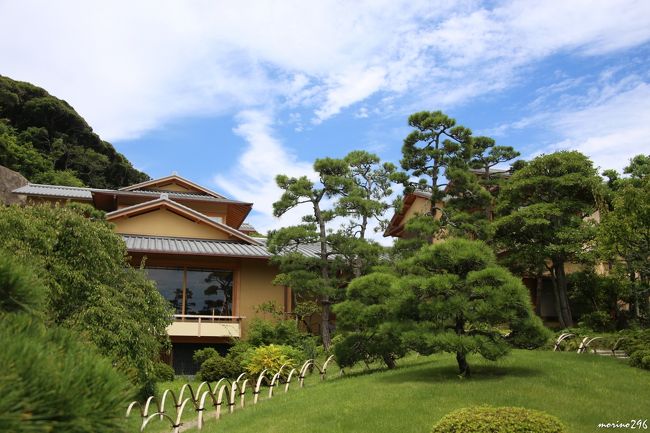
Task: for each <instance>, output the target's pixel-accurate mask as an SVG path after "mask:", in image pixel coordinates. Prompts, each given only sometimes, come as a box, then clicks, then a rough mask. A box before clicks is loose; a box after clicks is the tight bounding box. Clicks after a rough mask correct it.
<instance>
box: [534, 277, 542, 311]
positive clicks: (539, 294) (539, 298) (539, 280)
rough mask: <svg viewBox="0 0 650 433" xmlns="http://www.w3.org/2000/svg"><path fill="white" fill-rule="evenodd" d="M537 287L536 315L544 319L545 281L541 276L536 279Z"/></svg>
mask: <svg viewBox="0 0 650 433" xmlns="http://www.w3.org/2000/svg"><path fill="white" fill-rule="evenodd" d="M536 282H537V284H536V286H535V313H536V314H537V315H538V316H540V317H542V290H544V279H543V278H542V276H541V275H538V276H537V278H536Z"/></svg>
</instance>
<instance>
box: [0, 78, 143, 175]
mask: <svg viewBox="0 0 650 433" xmlns="http://www.w3.org/2000/svg"><path fill="white" fill-rule="evenodd" d="M0 165H4V166H5V167H8V168H10V169H12V170H15V171H17V172H19V173H21V174H22V175H23V176H25V177H26V178H27V179H29V180H30V181H31V182H35V183H49V184H59V185H70V186H83V185H86V186H90V187H94V188H119V187H122V186H126V185H131V184H135V183H139V182H142V181H144V180H147V179H148V176H147V175H146V174H144V173H142V172H140V171H138V170H136V169H135V168H133V166H132V165H131V163H130V162H129V161H128V160H127V159H126V158H125V157H124V155H122V154H121V153H118V152H117V151H116V150H115V148H114V147H113V146H112V145H111V144H110V143H108V142H106V141H103V140H101V139H100V138H99V137H98V136H97V134H95V133H94V132H93V130H92V128H91V127H90V126H88V124H87V123H86V121H85V120H84V119H83V118H82V117H81V116H79V114H78V113H77V112H76V111H75V110H74V109H73V108H72V107H71V106H70V105H69V104H68V103H66V102H65V101H62V100H60V99H58V98H55V97H54V96H51V95H50V94H48V93H47V92H46V91H45V90H44V89H41V88H40V87H36V86H34V85H32V84H29V83H25V82H20V81H14V80H12V79H10V78H7V77H3V76H0Z"/></svg>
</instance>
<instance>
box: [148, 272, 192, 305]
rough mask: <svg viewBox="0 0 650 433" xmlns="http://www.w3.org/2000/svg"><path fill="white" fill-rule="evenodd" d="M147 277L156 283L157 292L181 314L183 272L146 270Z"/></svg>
mask: <svg viewBox="0 0 650 433" xmlns="http://www.w3.org/2000/svg"><path fill="white" fill-rule="evenodd" d="M147 275H148V276H149V278H151V279H152V280H154V281H155V282H156V285H157V286H158V291H159V292H160V294H161V295H163V297H164V298H165V299H167V300H168V301H169V302H170V303H171V304H172V306H173V307H174V308H175V309H176V314H182V311H183V310H182V305H183V270H182V269H163V268H147Z"/></svg>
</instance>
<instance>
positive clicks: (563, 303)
mask: <svg viewBox="0 0 650 433" xmlns="http://www.w3.org/2000/svg"><path fill="white" fill-rule="evenodd" d="M553 268H554V270H555V279H556V280H557V288H558V295H559V297H560V309H561V311H562V317H563V319H564V322H565V324H566V326H567V327H569V328H570V327H572V326H573V317H571V307H570V306H569V296H568V294H567V278H566V274H565V272H564V261H562V260H559V261H557V262H554V263H553Z"/></svg>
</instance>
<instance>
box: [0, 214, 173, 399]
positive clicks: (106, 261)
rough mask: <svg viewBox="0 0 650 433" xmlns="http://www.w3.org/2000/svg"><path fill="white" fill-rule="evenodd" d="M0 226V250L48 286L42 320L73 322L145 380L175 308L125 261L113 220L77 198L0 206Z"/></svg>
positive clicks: (69, 324) (119, 363) (134, 377)
mask: <svg viewBox="0 0 650 433" xmlns="http://www.w3.org/2000/svg"><path fill="white" fill-rule="evenodd" d="M91 209H92V208H91ZM93 210H94V209H93ZM0 233H2V234H3V236H1V237H0V251H5V252H10V253H11V254H12V255H14V256H15V257H17V258H18V259H20V260H21V261H23V262H25V263H29V264H31V265H32V266H33V268H34V269H36V270H37V277H38V278H39V279H40V281H42V284H43V285H44V286H45V287H46V289H47V291H46V308H45V309H44V313H45V318H44V320H45V322H46V323H48V324H53V325H57V326H61V327H63V328H68V329H72V330H74V331H75V332H76V333H77V335H78V336H79V337H80V338H82V339H85V340H87V341H90V342H92V343H94V344H95V345H96V346H97V347H98V349H99V351H100V353H102V354H103V355H106V356H108V357H110V358H111V359H112V360H113V362H114V363H115V365H116V366H117V367H118V368H119V369H120V370H122V371H123V372H125V373H127V374H128V375H129V376H130V377H131V379H132V381H133V382H134V383H138V384H139V385H141V386H144V385H147V386H149V385H150V384H151V383H152V382H153V377H152V373H153V371H152V365H153V362H154V360H156V359H157V358H158V356H159V355H160V353H161V351H162V350H163V349H164V348H165V345H166V344H167V343H166V342H167V341H168V337H167V334H166V327H167V325H168V324H169V323H171V318H172V311H171V308H170V306H169V303H168V302H167V301H166V300H165V299H164V298H163V297H162V296H161V295H160V294H159V293H158V290H157V289H156V287H155V285H154V284H153V282H151V281H150V280H148V279H147V278H146V276H145V275H144V272H143V271H140V270H138V269H133V268H132V267H131V266H129V263H128V261H127V251H126V246H125V245H124V242H123V241H122V239H121V238H120V236H119V235H117V234H116V233H114V232H113V229H112V227H111V225H110V224H109V223H107V222H106V221H104V220H103V219H89V218H87V217H86V213H85V211H84V206H80V205H77V206H75V207H52V206H47V205H43V206H30V207H23V208H21V207H15V206H11V207H2V208H0Z"/></svg>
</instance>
